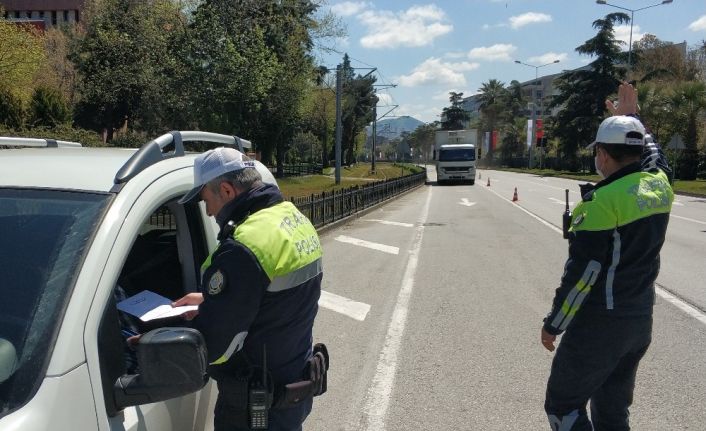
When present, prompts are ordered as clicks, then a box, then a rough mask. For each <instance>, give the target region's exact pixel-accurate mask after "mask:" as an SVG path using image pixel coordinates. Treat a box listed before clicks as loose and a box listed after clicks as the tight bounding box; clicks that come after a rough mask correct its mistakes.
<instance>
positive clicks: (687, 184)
mask: <svg viewBox="0 0 706 431" xmlns="http://www.w3.org/2000/svg"><path fill="white" fill-rule="evenodd" d="M493 169H496V170H499V171H510V172H519V173H522V174H530V175H537V176H542V177H558V178H569V179H572V180H579V181H587V182H592V183H595V182H598V181H600V179H601V177H599V176H598V175H595V174H590V173H580V172H569V171H554V170H551V169H531V170H530V169H518V168H493ZM672 188H673V189H674V192H675V193H684V194H689V195H694V196H700V197H706V180H694V181H686V180H674V184H672Z"/></svg>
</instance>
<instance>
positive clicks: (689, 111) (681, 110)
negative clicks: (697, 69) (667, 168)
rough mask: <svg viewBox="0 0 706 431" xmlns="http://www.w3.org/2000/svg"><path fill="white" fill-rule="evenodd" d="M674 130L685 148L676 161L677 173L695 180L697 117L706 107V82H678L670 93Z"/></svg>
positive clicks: (682, 177) (697, 137)
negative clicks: (671, 93) (672, 92)
mask: <svg viewBox="0 0 706 431" xmlns="http://www.w3.org/2000/svg"><path fill="white" fill-rule="evenodd" d="M671 102H672V107H673V120H672V121H673V123H672V124H674V125H675V129H676V130H675V131H676V132H677V133H678V134H679V135H680V136H681V138H682V139H683V140H684V146H685V149H684V151H683V152H682V155H681V158H680V160H679V162H678V175H679V178H681V179H683V180H695V179H696V173H697V168H698V147H697V144H698V142H699V119H700V115H701V113H702V112H703V111H704V110H705V109H706V84H705V83H703V82H700V81H691V82H684V83H680V84H679V85H678V86H677V87H676V88H675V89H674V94H673V95H672V100H671Z"/></svg>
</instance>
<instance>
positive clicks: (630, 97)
mask: <svg viewBox="0 0 706 431" xmlns="http://www.w3.org/2000/svg"><path fill="white" fill-rule="evenodd" d="M605 107H606V109H607V110H608V112H610V115H629V114H637V111H638V109H639V108H640V107H639V106H638V104H637V89H636V88H635V87H633V86H632V84H628V83H627V82H623V83H622V84H620V86H619V87H618V103H617V104H616V103H613V101H611V100H606V101H605Z"/></svg>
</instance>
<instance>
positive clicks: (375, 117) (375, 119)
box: [370, 84, 399, 173]
mask: <svg viewBox="0 0 706 431" xmlns="http://www.w3.org/2000/svg"><path fill="white" fill-rule="evenodd" d="M375 87H382V88H395V87H397V84H378V85H373V88H375ZM376 97H377V96H376ZM398 106H399V105H394V108H392V109H390V110H389V111H387V112H386V113H385V114H384V115H382V116H381V117H380V118H383V117H384V116H385V115H387V114H389V113H390V112H392V111H393V110H394V109H395V108H397V107H398ZM377 132H378V103H377V100H376V101H375V106H373V142H372V144H373V147H372V148H373V157H372V163H371V164H370V171H371V172H372V173H375V143H376V142H377Z"/></svg>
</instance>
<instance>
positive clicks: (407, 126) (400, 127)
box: [365, 115, 425, 139]
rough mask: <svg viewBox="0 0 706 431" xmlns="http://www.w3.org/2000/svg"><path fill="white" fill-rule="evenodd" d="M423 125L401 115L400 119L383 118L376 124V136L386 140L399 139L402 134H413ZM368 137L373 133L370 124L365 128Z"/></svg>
mask: <svg viewBox="0 0 706 431" xmlns="http://www.w3.org/2000/svg"><path fill="white" fill-rule="evenodd" d="M422 124H425V123H424V122H423V121H419V120H417V119H416V118H413V117H410V116H408V115H403V116H401V117H395V118H385V119H382V120H380V121H378V124H377V135H378V136H384V137H385V138H387V139H395V138H399V137H400V135H401V134H402V132H410V133H411V132H413V131H414V129H416V128H417V127H419V126H421V125H422ZM365 129H366V131H367V134H368V136H370V135H372V133H373V126H372V124H371V125H369V126H367V127H366V128H365Z"/></svg>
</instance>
